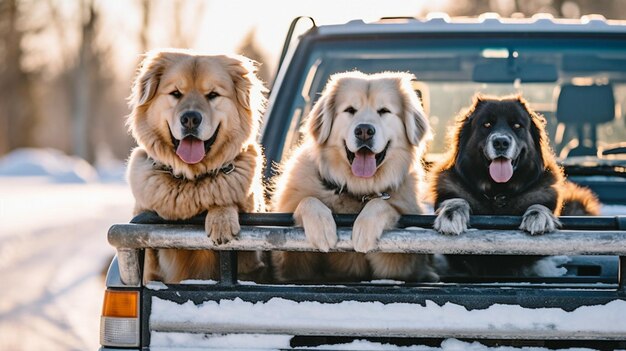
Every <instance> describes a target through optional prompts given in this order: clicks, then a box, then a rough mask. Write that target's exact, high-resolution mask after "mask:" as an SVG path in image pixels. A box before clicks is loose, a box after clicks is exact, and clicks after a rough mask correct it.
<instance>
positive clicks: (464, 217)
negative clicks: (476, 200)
mask: <svg viewBox="0 0 626 351" xmlns="http://www.w3.org/2000/svg"><path fill="white" fill-rule="evenodd" d="M436 213H437V218H435V223H434V224H433V228H435V230H436V231H438V232H439V233H442V234H447V235H459V234H461V233H463V232H464V231H466V230H467V226H468V224H469V217H470V205H469V203H468V202H467V201H465V200H464V199H459V198H456V199H448V200H445V201H443V202H442V203H441V205H440V206H439V208H438V209H437V211H436Z"/></svg>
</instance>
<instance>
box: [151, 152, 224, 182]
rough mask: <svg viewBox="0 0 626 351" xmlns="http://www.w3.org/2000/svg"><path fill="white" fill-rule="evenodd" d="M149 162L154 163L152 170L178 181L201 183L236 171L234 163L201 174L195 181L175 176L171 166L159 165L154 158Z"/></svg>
mask: <svg viewBox="0 0 626 351" xmlns="http://www.w3.org/2000/svg"><path fill="white" fill-rule="evenodd" d="M148 160H149V161H152V169H153V170H155V171H157V172H162V173H168V174H169V175H171V176H172V177H173V178H176V179H184V180H188V181H199V180H202V179H205V178H215V177H216V176H217V175H218V174H220V173H223V174H225V175H228V174H231V173H233V171H234V170H235V164H233V163H229V164H227V165H225V166H224V167H222V168H218V169H214V170H212V171H210V172H207V173H204V174H200V175H199V176H197V177H195V178H194V179H188V178H187V177H185V176H183V175H177V174H174V169H173V168H172V167H171V166H167V165H164V164H162V163H159V162H157V161H155V160H154V159H153V158H151V157H148Z"/></svg>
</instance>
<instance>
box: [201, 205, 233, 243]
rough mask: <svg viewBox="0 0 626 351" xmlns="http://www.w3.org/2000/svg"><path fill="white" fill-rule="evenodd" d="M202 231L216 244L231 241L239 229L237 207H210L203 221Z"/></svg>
mask: <svg viewBox="0 0 626 351" xmlns="http://www.w3.org/2000/svg"><path fill="white" fill-rule="evenodd" d="M204 229H205V230H206V232H207V234H208V236H209V238H211V240H213V242H214V243H216V244H225V243H227V242H229V241H230V240H231V239H233V238H234V237H235V236H236V235H237V234H239V231H240V230H241V228H240V227H239V213H238V211H237V206H211V207H209V209H208V211H207V215H206V219H205V220H204Z"/></svg>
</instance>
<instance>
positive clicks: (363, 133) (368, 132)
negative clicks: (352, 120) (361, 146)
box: [354, 124, 376, 141]
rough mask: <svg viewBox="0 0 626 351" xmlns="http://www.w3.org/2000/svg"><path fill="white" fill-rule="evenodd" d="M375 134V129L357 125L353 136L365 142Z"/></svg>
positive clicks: (369, 125) (367, 125) (368, 125)
mask: <svg viewBox="0 0 626 351" xmlns="http://www.w3.org/2000/svg"><path fill="white" fill-rule="evenodd" d="M374 134H376V129H374V126H373V125H371V124H359V125H358V126H356V128H354V135H355V136H356V138H357V139H359V140H362V141H366V140H369V139H371V138H372V137H373V136H374Z"/></svg>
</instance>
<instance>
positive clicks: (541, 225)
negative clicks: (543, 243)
mask: <svg viewBox="0 0 626 351" xmlns="http://www.w3.org/2000/svg"><path fill="white" fill-rule="evenodd" d="M560 226H561V222H559V219H558V218H556V216H555V215H554V213H552V211H550V209H549V208H547V207H546V206H544V205H531V206H529V207H528V209H527V210H526V212H525V213H524V217H522V224H521V225H520V226H519V229H521V230H524V231H526V232H528V233H530V235H538V234H543V233H548V232H553V231H555V230H556V228H558V227H560Z"/></svg>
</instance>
